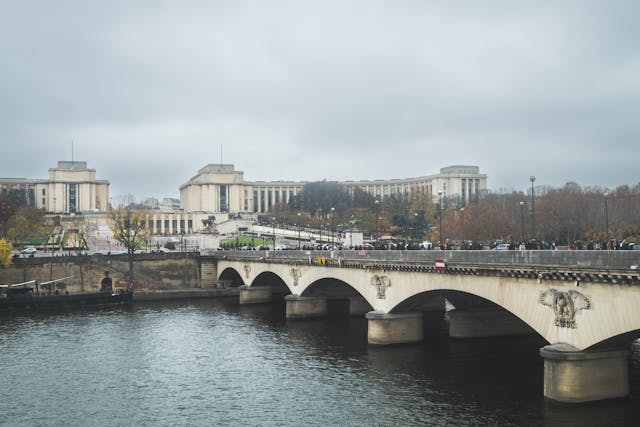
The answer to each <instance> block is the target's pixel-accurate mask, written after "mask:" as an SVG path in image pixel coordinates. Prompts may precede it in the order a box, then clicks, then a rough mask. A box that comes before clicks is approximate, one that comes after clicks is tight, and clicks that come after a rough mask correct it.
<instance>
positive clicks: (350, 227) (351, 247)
mask: <svg viewBox="0 0 640 427" xmlns="http://www.w3.org/2000/svg"><path fill="white" fill-rule="evenodd" d="M353 218H354V217H353V215H351V221H349V249H353V221H354V219H353Z"/></svg>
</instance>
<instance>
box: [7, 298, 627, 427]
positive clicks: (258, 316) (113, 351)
mask: <svg viewBox="0 0 640 427" xmlns="http://www.w3.org/2000/svg"><path fill="white" fill-rule="evenodd" d="M366 328H367V324H366V321H365V320H364V319H349V320H347V319H339V320H314V321H296V322H287V321H285V318H284V311H283V308H282V307H279V308H276V309H274V308H273V307H271V306H268V305H267V306H239V305H238V304H237V302H236V301H235V300H210V301H196V302H183V303H174V304H153V305H137V306H134V307H133V308H132V309H130V310H126V311H122V310H114V311H102V312H84V313H72V314H58V315H48V316H45V315H43V316H32V317H17V318H11V319H6V318H5V319H2V321H1V322H0V350H1V352H2V357H3V365H2V367H3V368H2V370H0V384H2V388H3V390H5V391H6V392H5V393H4V395H3V398H2V399H0V414H2V417H0V424H2V423H3V422H4V423H6V424H7V425H78V426H80V425H82V426H84V425H153V426H155V425H274V426H275V425H278V426H280V425H296V426H297V425H362V426H370V425H487V424H489V425H575V426H578V425H580V426H582V425H632V423H633V425H635V424H636V421H637V416H638V415H639V411H638V410H637V409H636V406H637V405H636V404H637V401H635V402H634V401H633V400H622V401H615V402H606V403H598V404H592V405H580V406H564V405H558V404H553V403H551V402H546V401H545V400H544V399H543V398H542V369H543V361H542V359H541V358H540V357H539V356H538V350H539V348H540V347H541V346H543V345H544V343H543V342H541V341H540V340H539V339H538V338H535V337H527V338H518V339H500V340H483V341H450V340H448V339H447V338H446V337H444V336H442V335H441V334H438V333H433V334H429V336H428V338H427V339H426V340H425V342H424V343H421V344H418V345H406V346H397V347H389V348H386V347H381V348H379V347H370V346H368V345H367V339H366ZM637 359H638V357H637V355H636V357H635V358H634V363H637ZM8 391H10V392H8Z"/></svg>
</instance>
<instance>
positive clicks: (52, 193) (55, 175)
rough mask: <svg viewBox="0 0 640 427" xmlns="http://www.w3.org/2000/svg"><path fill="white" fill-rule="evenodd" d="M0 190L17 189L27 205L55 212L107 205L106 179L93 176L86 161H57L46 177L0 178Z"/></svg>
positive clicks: (96, 209) (97, 209)
mask: <svg viewBox="0 0 640 427" xmlns="http://www.w3.org/2000/svg"><path fill="white" fill-rule="evenodd" d="M0 191H3V192H9V191H20V192H22V193H23V194H24V197H25V200H26V202H27V204H29V205H30V206H34V207H36V208H38V209H44V210H45V211H46V212H50V213H56V214H74V213H81V212H88V211H91V212H95V211H106V210H107V209H108V208H109V181H106V180H97V179H96V170H95V169H90V168H88V167H87V162H77V161H58V166H57V167H55V168H50V169H49V179H25V178H0Z"/></svg>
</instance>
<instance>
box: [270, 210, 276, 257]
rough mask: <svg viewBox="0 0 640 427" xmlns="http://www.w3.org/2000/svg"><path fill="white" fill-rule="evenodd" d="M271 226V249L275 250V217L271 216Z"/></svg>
mask: <svg viewBox="0 0 640 427" xmlns="http://www.w3.org/2000/svg"><path fill="white" fill-rule="evenodd" d="M271 226H272V231H273V250H274V251H275V250H276V217H275V216H273V217H271Z"/></svg>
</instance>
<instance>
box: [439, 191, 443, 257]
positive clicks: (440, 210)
mask: <svg viewBox="0 0 640 427" xmlns="http://www.w3.org/2000/svg"><path fill="white" fill-rule="evenodd" d="M438 219H439V221H440V226H439V227H438V231H439V232H440V246H441V247H442V243H443V242H442V190H438Z"/></svg>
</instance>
